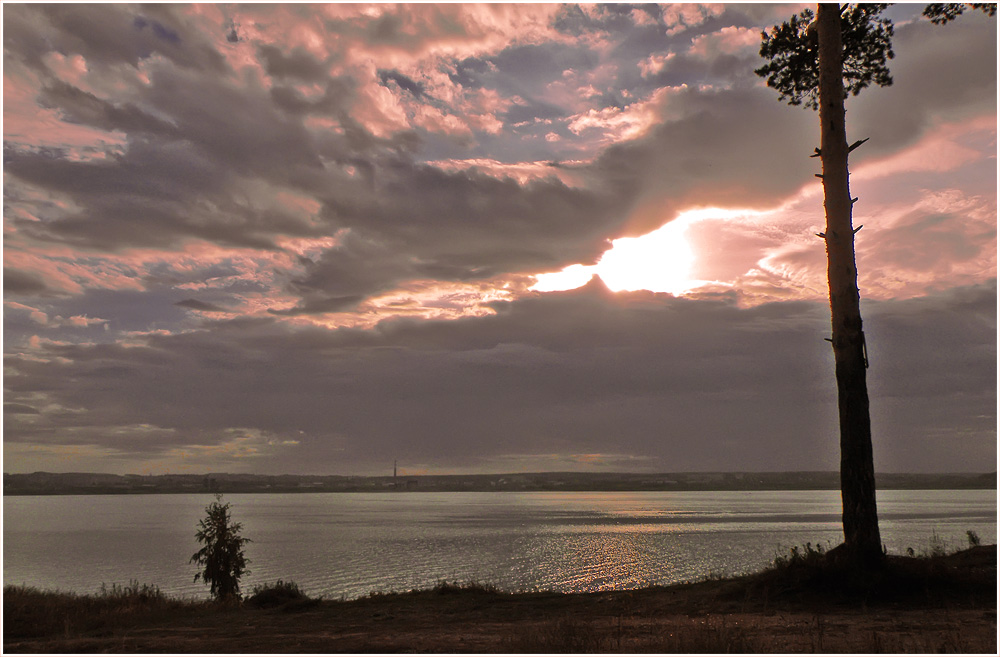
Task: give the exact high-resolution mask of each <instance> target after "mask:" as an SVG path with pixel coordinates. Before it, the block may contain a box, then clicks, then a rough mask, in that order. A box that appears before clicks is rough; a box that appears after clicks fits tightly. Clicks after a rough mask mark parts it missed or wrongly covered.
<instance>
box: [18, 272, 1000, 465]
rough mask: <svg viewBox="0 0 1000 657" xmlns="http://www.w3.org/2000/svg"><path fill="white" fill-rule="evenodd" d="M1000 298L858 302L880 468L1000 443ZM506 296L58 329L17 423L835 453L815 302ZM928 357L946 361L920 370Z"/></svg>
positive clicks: (451, 461) (814, 457)
mask: <svg viewBox="0 0 1000 657" xmlns="http://www.w3.org/2000/svg"><path fill="white" fill-rule="evenodd" d="M995 304H996V290H995V284H991V285H988V286H982V287H974V288H966V289H962V290H956V291H953V292H950V293H947V294H940V295H937V296H935V297H926V298H923V299H920V300H913V301H894V302H870V303H868V304H867V305H866V311H865V314H866V330H867V332H868V336H869V351H870V355H871V358H872V362H873V369H872V373H871V377H872V390H873V409H876V410H874V411H873V413H874V417H875V418H876V420H875V433H876V455H877V463H878V466H879V468H880V470H900V469H920V470H933V469H935V468H945V469H956V470H970V469H971V470H975V469H977V468H979V467H980V464H981V463H982V460H983V459H986V460H987V461H988V460H989V458H991V456H993V455H994V454H995V444H993V442H991V437H993V439H995V435H994V434H993V426H992V423H991V422H990V421H989V418H990V417H993V416H994V415H995V391H993V390H992V384H993V381H994V380H995V341H994V338H995ZM495 310H496V314H494V315H490V316H484V317H478V318H466V319H461V320H453V321H438V322H426V321H419V320H402V319H401V320H395V321H389V322H383V323H381V324H379V325H378V327H377V328H376V329H375V330H358V329H340V330H336V331H326V330H320V329H316V328H296V329H293V328H290V327H288V326H285V325H282V324H280V323H276V322H274V321H270V322H268V321H258V322H253V323H245V322H219V323H216V324H215V326H214V328H213V330H212V331H211V332H205V331H201V332H195V333H185V334H177V335H150V336H148V337H146V338H145V339H144V340H143V341H142V343H141V344H137V345H136V346H133V347H128V348H125V347H122V346H117V345H110V344H107V345H89V346H88V345H70V344H63V345H58V344H50V345H49V346H47V347H44V353H45V354H46V355H47V356H49V357H50V358H57V360H51V361H50V362H48V363H45V364H42V363H40V362H37V361H32V360H29V359H26V358H23V357H8V367H9V368H10V371H11V372H12V374H10V375H8V376H7V377H6V383H7V385H8V388H9V390H10V393H9V396H8V400H9V401H10V402H11V403H15V404H16V403H26V402H22V401H21V400H22V399H28V398H30V397H31V396H32V395H35V396H37V395H45V396H46V398H47V401H48V403H49V407H50V408H52V409H65V410H53V411H51V412H46V413H43V414H41V417H39V418H37V419H36V421H35V422H33V423H32V424H25V423H22V422H20V421H19V420H18V419H17V417H14V416H9V417H8V421H7V424H8V428H7V440H8V441H11V442H17V443H21V442H33V441H36V442H37V441H47V440H52V439H53V438H54V436H55V435H56V434H57V433H59V432H63V431H65V430H67V429H69V428H71V427H74V426H82V425H81V424H80V423H81V421H83V420H84V419H85V420H86V421H85V425H86V426H92V427H94V428H93V430H89V429H88V430H87V431H86V432H83V433H81V434H80V438H79V439H80V441H81V442H87V441H90V442H88V444H96V445H107V446H113V447H114V448H115V449H139V450H145V449H146V447H140V446H138V445H140V443H135V442H134V441H135V440H136V439H137V436H133V437H132V438H128V435H129V434H128V431H126V430H124V429H122V430H121V431H120V432H119V433H118V434H116V435H120V436H121V438H118V437H112V438H106V439H102V438H99V436H100V435H101V430H100V428H99V427H130V426H140V425H142V426H147V425H148V426H151V427H159V429H158V431H161V432H163V431H169V432H170V436H171V437H170V438H169V439H167V438H164V439H163V441H159V442H157V447H156V449H166V448H167V447H169V446H171V445H175V446H176V445H182V444H183V445H190V444H201V445H205V446H209V445H213V444H219V445H221V444H224V443H225V440H227V439H225V438H224V435H220V436H219V437H218V438H212V437H211V436H213V435H218V434H213V433H212V432H213V431H214V432H220V431H224V430H228V428H232V427H246V428H248V429H253V430H255V431H259V432H261V433H262V434H267V435H274V436H286V437H290V436H293V435H299V434H297V433H296V432H299V431H301V432H303V434H302V437H301V439H298V438H296V440H299V443H298V444H297V445H294V446H292V445H289V446H287V447H283V448H282V450H285V451H283V452H282V453H283V454H285V457H283V458H286V459H287V460H284V461H281V462H282V463H283V464H289V467H291V465H290V464H291V463H293V462H296V463H298V464H299V465H298V466H297V467H298V468H299V469H302V468H305V469H307V470H312V471H318V470H322V471H338V470H337V469H338V467H339V466H338V465H337V463H351V464H353V465H352V466H351V467H352V468H360V467H363V466H362V465H361V464H367V465H366V466H364V467H370V468H377V467H378V465H379V464H380V463H382V462H384V461H385V460H386V458H390V460H391V458H405V459H407V460H410V461H418V460H419V462H425V463H433V464H435V465H436V466H438V467H441V468H444V469H447V468H448V467H452V466H454V467H459V466H469V465H470V464H475V463H477V462H480V459H489V458H501V457H503V455H505V454H506V455H509V454H533V453H537V454H566V455H569V454H586V453H594V454H598V453H615V454H622V455H630V457H632V458H635V459H637V460H638V461H644V462H646V463H647V465H648V467H649V468H653V469H660V470H684V469H695V470H697V469H751V470H752V469H762V470H770V469H774V470H781V469H835V468H836V463H837V457H836V444H837V442H836V411H835V408H836V405H835V398H834V395H835V386H834V385H833V380H832V355H831V354H830V353H828V349H827V348H826V347H825V344H826V343H824V342H823V341H822V339H821V338H822V336H823V335H824V334H826V333H827V332H828V330H829V317H828V309H827V308H826V306H825V304H823V303H819V302H817V303H812V302H788V303H778V304H766V305H762V306H757V307H754V308H749V309H740V308H738V307H737V306H735V305H734V304H733V302H732V301H727V300H725V299H723V298H720V299H717V300H707V299H706V300H702V301H692V300H685V299H676V298H673V297H671V296H669V295H653V294H651V293H631V294H627V295H613V294H611V293H609V292H608V291H607V290H606V289H602V288H601V287H600V286H597V287H595V286H588V287H586V288H583V289H581V290H579V291H574V292H567V293H551V294H544V295H532V296H529V297H526V298H522V299H520V300H517V301H513V302H509V303H499V304H496V305H495ZM991 355H992V357H991ZM946 363H950V365H951V366H950V367H946V366H945V364H946ZM942 369H944V370H945V371H942ZM926 371H935V372H941V376H938V377H934V378H928V377H926V376H922V375H918V374H917V373H918V372H926ZM237 373H239V374H238V376H237ZM71 381H87V382H88V383H89V385H86V386H79V385H74V384H72V383H69V382H71ZM126 391H127V393H126ZM123 399H128V400H129V403H128V404H123V403H121V400H123ZM945 399H947V400H948V401H947V402H945V401H944V400H945ZM77 408H79V409H83V408H86V409H88V413H87V415H86V416H85V417H84V416H81V415H80V414H79V413H74V412H72V411H71V409H77ZM907 412H911V413H915V415H914V416H913V417H915V418H918V420H908V419H907V415H906V413H907ZM980 416H985V419H976V418H978V417H980ZM960 418H966V419H965V420H960ZM952 422H958V424H959V425H961V427H963V429H962V430H963V431H965V434H964V435H965V436H966V437H965V438H963V442H962V443H961V445H960V446H956V445H953V447H952V448H949V450H944V449H943V447H942V448H937V447H935V448H934V449H933V450H931V452H929V454H932V455H933V458H930V457H926V458H923V457H919V456H917V455H913V454H906V453H905V450H904V448H903V446H904V445H905V444H907V443H908V441H910V440H912V439H914V437H915V436H916V437H918V438H919V439H920V440H921V441H929V442H930V443H934V441H935V440H938V438H935V436H936V435H937V434H936V433H935V432H940V431H942V430H943V427H947V426H950V424H949V423H952ZM79 431H82V429H80V430H79ZM133 433H134V432H133ZM164 435H166V434H164ZM129 441H132V442H129ZM133 443H134V444H135V445H136V447H129V445H131V444H133ZM141 444H143V445H144V444H145V443H141ZM935 444H937V443H935ZM333 448H336V449H337V450H340V451H338V452H337V453H338V454H340V456H339V457H338V461H336V462H334V461H332V460H330V458H331V456H330V454H331V453H330V451H329V450H331V449H333ZM945 451H947V452H948V453H947V454H945V453H944V452H945ZM286 452H287V454H286ZM292 453H294V454H295V458H292V457H291V456H288V455H289V454H292ZM386 455H391V457H387V456H386ZM321 456H322V457H323V458H324V459H325V460H322V461H317V460H316V459H317V458H319V457H321ZM941 459H943V460H941ZM231 463H235V462H231ZM307 463H308V464H310V465H304V464H307ZM257 467H262V466H257Z"/></svg>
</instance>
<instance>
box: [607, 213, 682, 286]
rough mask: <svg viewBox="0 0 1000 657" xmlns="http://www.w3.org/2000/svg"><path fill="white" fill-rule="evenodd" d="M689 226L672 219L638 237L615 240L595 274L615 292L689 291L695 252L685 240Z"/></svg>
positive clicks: (680, 220)
mask: <svg viewBox="0 0 1000 657" xmlns="http://www.w3.org/2000/svg"><path fill="white" fill-rule="evenodd" d="M688 223H689V222H688V221H684V220H682V219H675V220H674V221H671V222H670V223H668V224H667V225H665V226H663V227H662V228H660V229H658V230H655V231H653V232H652V233H647V234H646V235H643V236H641V237H623V238H621V239H617V240H614V241H613V242H612V243H611V245H612V246H611V249H610V250H608V251H607V252H606V253H605V254H604V255H603V256H602V257H601V259H600V260H599V261H598V263H597V265H595V266H594V270H595V273H597V274H600V276H601V279H602V280H603V281H604V283H605V284H606V285H607V286H608V288H609V289H611V290H613V291H615V292H622V291H632V290H650V291H652V292H668V293H670V294H680V293H682V292H685V291H686V290H687V289H688V288H690V287H691V280H690V275H691V265H693V264H694V251H693V250H692V249H691V244H690V243H688V241H687V239H686V238H685V236H684V233H685V232H686V231H687V229H688Z"/></svg>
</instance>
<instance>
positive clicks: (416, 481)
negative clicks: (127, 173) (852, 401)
mask: <svg viewBox="0 0 1000 657" xmlns="http://www.w3.org/2000/svg"><path fill="white" fill-rule="evenodd" d="M876 481H877V488H878V490H996V488H997V475H996V472H986V473H938V474H918V473H878V474H876ZM806 490H837V491H839V490H840V475H839V473H838V472H836V471H799V472H673V473H671V472H665V473H628V472H617V473H614V472H612V473H607V472H535V473H506V474H479V475H457V474H456V475H400V476H398V477H397V476H347V475H256V474H227V473H205V474H178V475H112V474H103V473H80V472H77V473H50V472H35V473H31V474H8V473H5V474H4V477H3V494H4V495H5V496H24V495H148V494H182V493H188V494H214V493H224V494H225V493H283V494H287V493H375V492H383V493H384V492H399V493H402V492H406V493H418V492H609V493H610V492H616V493H617V492H671V491H702V492H707V491H713V492H721V491H731V492H750V491H806Z"/></svg>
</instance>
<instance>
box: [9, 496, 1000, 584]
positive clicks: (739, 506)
mask: <svg viewBox="0 0 1000 657" xmlns="http://www.w3.org/2000/svg"><path fill="white" fill-rule="evenodd" d="M212 501H213V498H212V496H210V495H207V494H199V495H93V496H88V495H67V496H59V495H53V496H23V497H20V496H12V497H4V500H3V521H4V522H3V581H4V584H5V585H7V584H27V585H30V586H35V587H38V588H42V589H49V590H60V591H72V592H77V593H94V592H97V591H98V590H99V589H100V586H101V584H102V583H103V584H108V585H110V584H112V583H118V584H127V583H128V582H129V581H130V580H138V581H139V582H140V583H148V584H155V585H157V586H159V587H160V589H161V590H162V591H163V592H164V593H168V594H171V595H177V596H183V597H199V598H200V597H206V596H207V595H208V588H207V587H206V586H204V585H203V584H201V583H198V584H195V583H194V582H193V581H192V580H193V578H194V573H195V571H196V567H195V566H194V565H193V564H189V563H188V560H189V559H190V557H191V555H192V554H193V553H194V552H195V551H196V550H197V549H198V548H199V545H198V543H197V542H196V541H195V538H194V533H195V531H196V527H197V523H198V520H200V519H201V518H202V517H203V516H204V508H205V506H206V505H208V504H209V503H211V502H212ZM224 501H226V502H229V503H231V505H232V509H231V511H232V516H233V519H234V520H235V521H236V522H241V523H243V535H244V536H246V537H248V538H250V539H252V540H253V543H251V544H249V545H248V546H247V556H248V557H249V558H250V560H251V564H250V570H251V571H252V572H251V574H249V575H247V576H246V577H245V578H244V580H243V588H244V591H246V592H249V591H250V590H251V589H252V587H253V585H254V584H257V583H262V582H273V581H275V580H277V579H283V580H286V581H288V580H293V581H295V582H296V583H297V584H299V586H300V587H301V588H302V589H303V590H305V591H306V592H307V593H308V594H309V595H311V596H314V597H315V596H320V595H322V596H324V597H326V598H328V599H329V598H342V597H343V598H356V597H360V596H364V595H367V594H368V593H371V592H373V591H383V592H389V591H406V590H410V589H412V588H427V587H431V586H433V585H434V584H436V583H437V582H438V581H440V580H448V581H458V582H468V581H478V582H483V583H491V584H495V585H496V586H498V587H500V588H502V589H504V590H511V591H520V590H524V591H530V590H556V591H567V592H569V591H598V590H608V589H626V588H636V587H641V586H645V585H649V584H671V583H676V582H682V581H689V580H696V579H702V578H705V577H707V576H710V575H734V574H741V573H746V572H751V571H755V570H759V569H761V568H764V567H766V566H768V565H769V564H770V563H771V562H772V561H773V560H774V557H775V555H776V554H779V553H780V554H787V551H788V549H789V548H790V547H791V546H793V545H804V544H805V543H806V542H811V543H813V544H814V545H815V544H817V543H823V544H826V545H827V546H828V547H833V546H834V545H836V544H837V543H839V542H841V541H842V540H843V535H842V533H841V525H840V493H839V492H838V491H752V492H733V491H725V492H706V491H676V492H675V491H669V492H667V491H657V492H612V493H609V492H581V493H573V492H537V493H530V492H516V493H515V492H483V493H404V492H392V493H356V494H355V493H315V494H309V493H298V494H231V495H226V496H225V498H224ZM878 504H879V520H880V526H881V532H882V540H883V542H884V543H885V544H886V547H887V548H888V550H889V552H890V553H893V554H902V553H905V551H906V549H907V548H910V547H912V548H913V549H914V550H915V551H916V552H917V553H918V554H919V553H921V552H929V551H930V549H931V546H932V543H933V542H934V541H937V542H939V543H943V544H944V545H945V546H946V547H947V548H949V549H958V548H962V547H966V546H967V544H968V543H967V538H966V531H968V530H972V531H975V532H976V533H977V534H978V535H979V537H980V538H981V540H982V542H983V543H984V544H986V543H996V528H997V492H996V491H995V490H962V491H946V490H945V491H942V490H934V491H902V490H891V491H879V493H878Z"/></svg>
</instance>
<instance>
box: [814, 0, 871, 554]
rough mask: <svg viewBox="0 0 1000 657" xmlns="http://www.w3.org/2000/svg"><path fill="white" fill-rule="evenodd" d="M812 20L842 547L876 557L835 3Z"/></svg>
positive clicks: (864, 364)
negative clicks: (816, 47)
mask: <svg viewBox="0 0 1000 657" xmlns="http://www.w3.org/2000/svg"><path fill="white" fill-rule="evenodd" d="M816 23H817V25H816V27H817V32H818V38H819V100H820V107H819V118H820V124H821V129H820V134H821V138H822V145H821V147H820V152H821V159H822V162H823V197H824V202H823V203H824V207H825V209H826V253H827V275H828V278H829V281H830V313H831V318H832V324H833V338H832V339H833V353H834V359H835V361H836V370H837V402H838V407H839V410H840V490H841V497H842V500H843V508H844V516H843V519H844V544H845V546H846V548H847V552H848V554H849V555H850V556H851V558H853V559H855V560H858V561H865V562H877V561H879V560H881V558H882V554H883V553H882V540H881V537H880V536H879V529H878V513H877V511H876V508H875V465H874V460H873V457H872V437H871V419H870V417H869V414H868V384H867V382H866V380H865V376H866V372H865V370H866V368H867V366H868V364H867V362H866V361H867V358H866V350H865V334H864V332H863V331H862V330H861V305H860V294H859V292H858V270H857V265H856V264H855V261H854V228H853V226H852V223H851V205H852V202H851V190H850V185H849V181H848V171H847V157H848V146H847V131H846V127H845V123H844V117H845V109H844V97H845V93H844V82H843V45H842V40H841V25H840V6H839V5H838V4H820V5H819V7H818V9H817V15H816Z"/></svg>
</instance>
